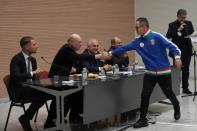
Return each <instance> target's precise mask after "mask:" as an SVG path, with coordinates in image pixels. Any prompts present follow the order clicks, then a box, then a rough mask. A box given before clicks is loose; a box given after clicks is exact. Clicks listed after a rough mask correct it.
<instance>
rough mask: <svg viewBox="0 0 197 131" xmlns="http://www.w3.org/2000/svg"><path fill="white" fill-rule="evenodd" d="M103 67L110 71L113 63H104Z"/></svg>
mask: <svg viewBox="0 0 197 131" xmlns="http://www.w3.org/2000/svg"><path fill="white" fill-rule="evenodd" d="M103 68H104V69H105V70H106V71H109V70H111V69H112V66H111V65H108V64H107V65H104V66H103Z"/></svg>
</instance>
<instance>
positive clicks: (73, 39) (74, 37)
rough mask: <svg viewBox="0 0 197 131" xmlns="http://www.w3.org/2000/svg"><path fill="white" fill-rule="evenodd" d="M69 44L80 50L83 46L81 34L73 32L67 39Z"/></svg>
mask: <svg viewBox="0 0 197 131" xmlns="http://www.w3.org/2000/svg"><path fill="white" fill-rule="evenodd" d="M67 42H68V44H69V45H70V46H72V47H73V49H74V50H75V51H78V50H80V48H81V46H82V39H81V36H80V35H78V34H71V35H70V36H69V38H68V40H67Z"/></svg>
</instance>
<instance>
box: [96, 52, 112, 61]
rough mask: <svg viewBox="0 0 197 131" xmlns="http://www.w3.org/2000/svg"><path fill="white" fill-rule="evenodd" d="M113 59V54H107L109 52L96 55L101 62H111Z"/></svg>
mask: <svg viewBox="0 0 197 131" xmlns="http://www.w3.org/2000/svg"><path fill="white" fill-rule="evenodd" d="M111 57H112V54H111V52H107V51H103V52H102V53H100V54H97V55H95V58H96V59H100V60H110V59H111Z"/></svg>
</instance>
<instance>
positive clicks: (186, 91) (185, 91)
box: [183, 89, 192, 95]
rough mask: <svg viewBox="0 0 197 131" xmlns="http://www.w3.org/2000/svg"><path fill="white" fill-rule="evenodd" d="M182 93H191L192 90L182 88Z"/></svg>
mask: <svg viewBox="0 0 197 131" xmlns="http://www.w3.org/2000/svg"><path fill="white" fill-rule="evenodd" d="M183 93H185V94H188V95H191V94H192V92H191V91H190V90H189V89H183Z"/></svg>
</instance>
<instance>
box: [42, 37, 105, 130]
mask: <svg viewBox="0 0 197 131" xmlns="http://www.w3.org/2000/svg"><path fill="white" fill-rule="evenodd" d="M81 46H82V38H81V36H80V35H78V34H72V35H70V37H69V38H68V40H67V43H66V44H64V45H63V46H62V47H61V48H60V49H59V51H58V52H57V54H56V55H55V57H54V59H53V62H52V64H51V68H50V71H49V77H50V78H52V77H53V76H54V75H58V76H69V75H70V74H71V73H74V72H76V68H73V66H74V63H75V62H76V61H80V60H95V59H104V58H106V56H104V55H102V54H95V55H85V54H78V53H77V51H78V50H80V48H81ZM103 54H104V53H103ZM51 105H52V106H51V108H50V112H49V114H50V115H49V116H48V118H47V121H46V123H45V125H44V128H45V129H46V128H49V127H53V126H55V123H54V121H53V120H54V119H56V106H55V105H56V102H55V101H54V100H53V101H52V103H51ZM70 109H71V111H70V115H69V120H70V122H71V123H74V122H80V121H81V120H82V118H81V116H80V115H79V114H80V113H82V112H83V111H82V109H83V91H79V92H76V93H73V94H71V95H68V96H66V97H65V116H66V115H67V113H68V111H69V110H70Z"/></svg>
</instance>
